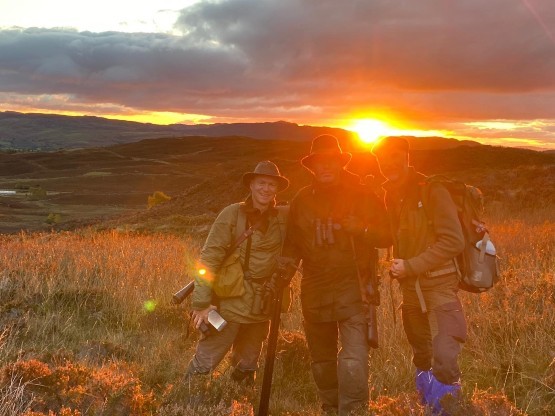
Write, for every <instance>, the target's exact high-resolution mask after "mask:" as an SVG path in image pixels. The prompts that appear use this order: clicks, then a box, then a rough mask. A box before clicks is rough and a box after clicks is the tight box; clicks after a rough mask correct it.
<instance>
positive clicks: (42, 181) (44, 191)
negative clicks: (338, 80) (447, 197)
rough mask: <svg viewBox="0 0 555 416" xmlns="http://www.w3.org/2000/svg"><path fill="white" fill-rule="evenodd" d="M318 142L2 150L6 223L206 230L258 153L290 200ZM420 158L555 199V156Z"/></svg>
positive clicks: (475, 152)
mask: <svg viewBox="0 0 555 416" xmlns="http://www.w3.org/2000/svg"><path fill="white" fill-rule="evenodd" d="M447 147H449V146H447ZM345 148H346V149H347V150H349V151H351V152H352V153H353V155H354V156H353V160H352V162H351V164H350V165H349V169H350V170H351V171H353V172H355V173H357V174H359V175H367V174H371V175H374V176H375V177H376V180H375V183H376V184H378V183H379V182H380V180H381V179H380V173H379V170H378V168H377V164H376V161H375V159H374V157H373V156H372V155H371V154H370V153H369V151H368V149H364V148H361V147H360V145H358V144H357V145H355V144H354V143H349V142H347V143H345ZM309 149H310V143H308V142H301V141H278V140H255V139H250V138H245V137H236V136H226V137H215V138H207V137H201V136H190V137H181V138H162V139H146V140H141V141H138V142H133V143H127V144H118V145H114V146H108V147H97V148H90V149H65V150H59V151H53V152H16V153H13V152H4V153H2V152H0V191H2V190H4V191H11V192H12V194H3V195H1V194H0V231H1V232H18V231H20V230H30V231H32V230H44V229H50V228H54V229H69V228H75V227H79V226H82V225H84V224H92V223H94V224H96V226H103V227H112V228H117V227H128V228H130V229H145V230H146V229H149V230H158V231H171V232H173V231H177V232H192V233H193V234H195V233H200V234H201V235H202V233H204V232H205V231H206V229H207V226H208V225H209V224H210V223H211V222H212V220H213V219H214V217H215V215H216V214H217V213H218V212H219V210H221V209H222V208H223V207H224V206H225V205H227V204H228V203H230V202H231V201H237V200H240V199H242V198H244V197H245V196H246V191H245V189H244V188H243V187H242V186H241V184H240V178H241V176H242V174H243V173H244V172H245V171H247V170H250V169H252V168H253V167H254V165H255V164H256V162H257V161H259V160H264V159H270V160H272V161H274V162H276V163H277V164H278V165H279V167H280V169H281V170H282V171H283V173H284V174H285V175H286V176H288V177H289V178H290V179H291V180H292V186H291V187H290V188H289V189H288V190H287V191H286V192H284V193H283V194H282V195H280V199H282V200H285V201H287V200H290V199H291V198H292V197H293V196H294V194H295V193H296V192H297V190H298V189H300V188H301V187H302V186H304V185H306V184H308V183H309V182H310V174H309V173H308V171H306V170H305V169H304V168H302V167H301V165H300V163H299V160H300V159H301V158H302V156H304V155H305V154H307V153H308V152H309ZM411 160H412V163H413V164H414V166H415V167H416V168H417V169H418V170H420V171H422V172H424V173H427V174H432V173H448V174H449V175H451V176H456V177H460V178H461V179H464V180H466V181H469V182H472V183H473V184H475V185H478V186H480V187H481V188H482V190H483V191H484V192H485V194H486V196H487V197H488V198H489V199H490V200H493V199H495V198H502V197H503V196H504V195H517V196H518V198H526V196H527V195H528V196H530V195H532V200H534V201H537V203H539V204H550V203H553V198H554V195H555V155H553V154H547V153H541V152H535V151H531V150H524V149H513V148H501V147H492V146H482V145H478V146H458V147H452V148H444V149H435V150H414V151H413V152H412V157H411ZM538 189H541V192H538ZM156 191H161V192H164V193H165V194H167V195H168V196H170V197H171V198H172V199H171V200H170V201H169V202H167V203H165V204H163V205H160V206H156V207H154V208H152V209H148V210H147V209H146V204H147V198H148V196H149V195H152V194H153V193H154V192H156ZM13 192H15V194H13ZM530 192H532V193H533V194H531V193H530Z"/></svg>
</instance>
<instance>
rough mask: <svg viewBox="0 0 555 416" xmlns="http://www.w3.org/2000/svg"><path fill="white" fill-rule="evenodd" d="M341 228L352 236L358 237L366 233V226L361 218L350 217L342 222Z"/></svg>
mask: <svg viewBox="0 0 555 416" xmlns="http://www.w3.org/2000/svg"><path fill="white" fill-rule="evenodd" d="M341 228H343V229H344V230H345V231H346V232H347V233H349V234H351V235H358V234H362V233H363V232H364V229H365V224H364V222H363V221H362V220H361V219H360V218H358V217H356V216H354V215H348V216H346V217H344V218H343V219H342V220H341Z"/></svg>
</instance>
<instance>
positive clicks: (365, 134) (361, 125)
mask: <svg viewBox="0 0 555 416" xmlns="http://www.w3.org/2000/svg"><path fill="white" fill-rule="evenodd" d="M349 130H352V131H354V132H355V133H357V134H358V136H359V137H360V140H362V141H363V142H364V143H373V142H375V141H376V140H378V139H379V138H380V137H384V136H391V135H393V134H394V132H395V131H396V130H394V129H393V128H392V127H391V126H389V125H388V124H387V123H385V122H383V121H380V120H376V119H372V118H364V119H360V120H356V121H355V122H354V124H353V125H352V126H351V127H349Z"/></svg>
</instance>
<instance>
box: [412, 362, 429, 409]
mask: <svg viewBox="0 0 555 416" xmlns="http://www.w3.org/2000/svg"><path fill="white" fill-rule="evenodd" d="M414 381H415V384H416V391H417V392H418V398H419V399H420V404H422V405H426V404H427V403H428V401H427V397H428V393H429V390H430V386H431V385H432V370H426V371H424V370H420V369H419V368H417V369H416V375H415V378H414Z"/></svg>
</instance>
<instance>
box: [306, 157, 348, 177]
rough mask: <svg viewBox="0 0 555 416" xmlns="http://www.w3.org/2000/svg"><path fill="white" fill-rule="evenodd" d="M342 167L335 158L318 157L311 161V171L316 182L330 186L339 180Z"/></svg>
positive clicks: (337, 158)
mask: <svg viewBox="0 0 555 416" xmlns="http://www.w3.org/2000/svg"><path fill="white" fill-rule="evenodd" d="M342 169H343V166H342V165H341V159H340V158H339V157H337V156H328V155H318V156H315V157H314V158H313V160H312V164H311V170H312V171H313V172H314V177H315V178H316V180H317V181H318V182H320V183H322V184H331V183H334V182H335V181H336V180H337V179H339V174H340V173H341V170H342Z"/></svg>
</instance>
